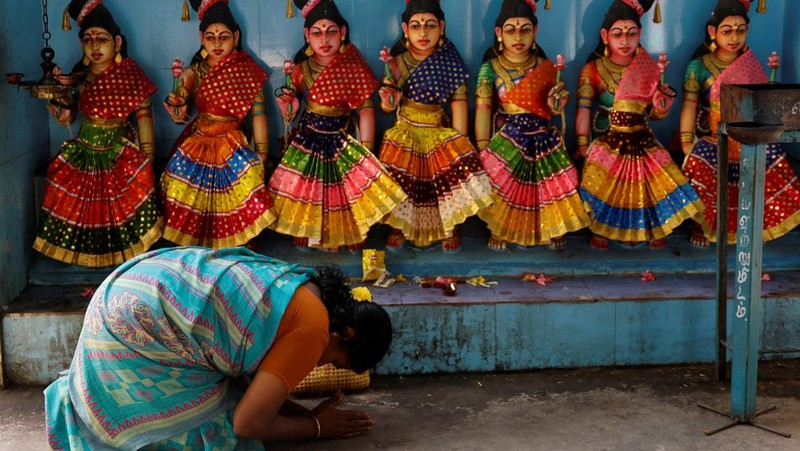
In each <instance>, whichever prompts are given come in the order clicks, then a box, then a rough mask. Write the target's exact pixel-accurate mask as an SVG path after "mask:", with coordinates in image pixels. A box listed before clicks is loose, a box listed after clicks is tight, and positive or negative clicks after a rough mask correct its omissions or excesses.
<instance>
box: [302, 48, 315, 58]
mask: <svg viewBox="0 0 800 451" xmlns="http://www.w3.org/2000/svg"><path fill="white" fill-rule="evenodd" d="M303 53H305V54H306V56H308V57H312V56H314V49H312V48H311V45H308V46H306V49H305V50H304V51H303Z"/></svg>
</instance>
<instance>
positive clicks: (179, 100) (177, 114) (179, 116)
mask: <svg viewBox="0 0 800 451" xmlns="http://www.w3.org/2000/svg"><path fill="white" fill-rule="evenodd" d="M164 108H165V109H166V110H167V113H168V114H169V117H171V118H172V121H173V122H175V123H178V124H180V123H182V122H185V121H186V111H187V109H188V105H186V99H184V98H183V97H181V96H179V95H177V94H175V93H174V92H171V93H169V95H168V96H167V100H165V101H164Z"/></svg>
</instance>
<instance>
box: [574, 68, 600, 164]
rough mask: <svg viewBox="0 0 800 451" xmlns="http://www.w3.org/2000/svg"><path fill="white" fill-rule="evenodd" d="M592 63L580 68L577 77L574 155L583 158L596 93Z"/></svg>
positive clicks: (590, 128) (590, 126)
mask: <svg viewBox="0 0 800 451" xmlns="http://www.w3.org/2000/svg"><path fill="white" fill-rule="evenodd" d="M593 67H594V65H593V64H591V63H588V64H586V65H584V66H583V68H581V73H580V76H579V77H578V108H577V110H576V111H575V141H576V152H575V153H576V157H578V158H585V157H586V150H587V149H588V148H589V140H590V136H589V133H591V131H592V104H593V103H594V98H595V96H596V95H597V92H596V91H595V87H594V83H593V79H594V71H593Z"/></svg>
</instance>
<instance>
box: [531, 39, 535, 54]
mask: <svg viewBox="0 0 800 451" xmlns="http://www.w3.org/2000/svg"><path fill="white" fill-rule="evenodd" d="M535 51H536V41H534V42H533V44H531V52H535Z"/></svg>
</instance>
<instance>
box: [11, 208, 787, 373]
mask: <svg viewBox="0 0 800 451" xmlns="http://www.w3.org/2000/svg"><path fill="white" fill-rule="evenodd" d="M460 230H461V236H462V239H463V243H464V244H463V248H462V250H461V251H460V252H459V253H457V254H446V255H445V254H444V253H443V252H442V251H441V248H440V247H438V246H437V247H434V248H431V249H427V250H424V251H417V250H412V249H409V248H407V247H406V248H403V249H401V250H400V251H399V252H398V253H396V254H392V253H387V255H386V262H387V266H388V269H389V270H390V271H391V272H392V273H393V274H395V275H396V274H400V273H402V274H404V275H405V276H406V277H407V278H408V279H409V281H408V282H405V283H398V284H395V285H394V286H393V287H391V288H389V289H381V288H373V293H374V297H375V299H376V301H377V302H380V303H382V304H383V305H385V306H386V308H387V310H388V311H389V313H390V315H391V316H392V319H393V323H394V326H395V339H394V343H393V345H392V348H391V350H390V352H389V355H388V356H387V357H386V358H385V359H384V360H383V361H382V362H381V363H380V364H379V366H378V367H377V368H376V372H377V373H379V374H417V373H434V372H457V371H506V370H526V369H535V368H566V367H586V366H602V365H642V364H672V363H689V362H706V363H709V364H710V363H712V362H713V361H714V356H715V337H714V333H715V332H714V330H715V317H714V315H715V313H714V312H715V301H714V296H715V294H714V289H715V277H716V276H715V272H716V254H715V248H714V247H713V246H712V247H709V248H707V249H698V248H695V247H693V246H692V245H691V244H690V243H689V241H688V239H687V235H686V233H685V232H683V231H681V232H680V233H677V234H674V235H672V236H670V237H669V238H668V246H667V247H666V248H665V249H661V250H655V251H654V250H650V249H648V248H646V247H645V248H641V249H626V248H623V247H620V246H616V245H614V244H612V245H611V246H610V248H609V250H607V251H598V250H594V249H592V248H590V247H589V244H588V241H589V235H588V234H587V233H578V234H573V235H569V236H568V243H567V247H566V248H565V249H563V250H560V251H554V250H551V249H548V248H547V247H537V248H532V249H518V248H515V247H510V249H509V250H508V251H506V252H492V251H489V250H488V249H487V248H486V239H487V238H488V234H487V233H486V230H485V227H484V226H483V224H482V223H480V221H478V220H471V221H469V222H468V223H467V224H465V225H464V226H462V227H461V228H460ZM386 233H387V229H386V228H385V227H378V228H376V229H375V230H373V233H371V235H370V238H369V240H368V247H374V248H378V249H383V244H382V243H383V240H384V239H385V236H386ZM258 245H259V250H260V251H261V252H264V253H267V254H271V255H272V256H274V257H277V258H280V259H283V260H286V261H290V262H297V263H300V264H303V265H311V266H313V265H319V264H326V263H335V264H338V265H341V266H342V267H343V269H344V270H345V271H346V272H347V273H349V274H351V275H352V276H354V279H356V280H358V279H359V278H360V277H359V276H360V275H361V271H362V269H361V256H360V255H359V254H351V253H349V252H348V251H343V252H340V253H330V252H320V251H316V250H311V251H306V252H301V251H299V250H297V249H295V248H294V247H293V246H292V245H291V240H290V239H289V238H288V237H285V236H278V235H275V234H273V233H271V232H266V233H264V234H263V235H262V236H261V237H260V239H259V242H258ZM797 249H800V233H798V232H793V233H791V234H789V235H787V236H785V237H783V238H781V239H779V240H775V241H772V242H769V243H766V245H765V246H764V271H765V272H768V273H769V274H770V278H771V279H772V280H771V281H768V282H767V281H765V282H763V284H762V288H763V296H764V298H765V303H764V316H763V323H762V326H761V328H762V329H761V340H760V342H761V343H762V351H764V350H767V351H770V350H779V351H782V352H779V353H768V354H764V356H766V357H800V352H798V351H797V350H798V349H800V272H799V271H797V269H798V268H800V253H798V252H797ZM730 254H731V255H730V257H731V260H730V261H729V268H733V267H734V262H733V254H734V253H733V252H730ZM645 270H650V271H651V272H652V273H653V274H655V276H656V280H655V281H652V282H643V281H642V280H641V273H642V272H643V271H645ZM110 271H111V268H101V269H87V268H80V267H75V266H70V265H63V264H60V263H58V262H54V261H52V260H49V259H45V258H41V257H39V258H37V259H36V260H35V262H34V264H33V266H32V267H31V271H30V283H31V285H30V287H29V289H28V290H27V291H26V293H24V294H23V296H21V297H20V298H18V299H17V301H15V303H14V304H12V306H11V309H10V310H9V311H8V312H7V314H6V316H7V317H6V320H9V319H10V317H12V316H14V315H19V316H20V317H23V316H25V315H29V316H31V317H35V316H37V315H61V316H60V317H61V318H62V319H61V321H62V322H78V324H80V321H82V316H83V315H82V313H83V310H84V309H85V304H86V302H87V300H86V299H83V298H82V297H81V294H80V293H81V291H82V290H83V289H84V288H85V287H93V286H96V285H97V284H99V283H100V282H101V281H102V280H103V278H105V276H106V275H107V274H108V272H110ZM524 273H535V274H541V273H545V274H547V275H549V276H551V277H552V278H553V282H552V283H551V284H549V285H547V286H541V285H538V284H537V283H535V282H530V281H524V280H523V279H522V277H521V275H522V274H524ZM436 275H451V276H456V277H457V278H458V279H459V280H460V281H462V282H463V281H464V280H465V279H466V278H467V277H472V276H477V275H483V276H484V277H486V278H487V279H488V280H493V281H497V282H499V283H498V285H496V286H494V287H492V288H484V287H475V286H471V285H468V284H464V283H459V284H458V292H457V294H456V296H452V297H450V296H445V295H444V294H443V293H442V291H441V290H439V289H435V288H422V287H420V286H419V285H417V284H415V283H414V282H413V281H411V280H412V278H413V277H414V276H423V277H430V276H436ZM731 284H732V277H731ZM59 293H61V294H59ZM729 293H733V288H732V285H731V287H730V288H729ZM54 299H61V300H60V301H58V302H55V301H53V300H54ZM70 302H71V303H72V305H69V303H70ZM63 303H67V305H68V307H65V310H67V311H70V312H72V314H71V315H70V314H69V313H68V312H66V313H65V312H61V313H58V312H56V311H55V310H56V309H57V307H56V305H62V304H63ZM729 310H730V309H729ZM31 324H34V323H31ZM728 324H731V319H729V321H728ZM20 330H22V329H20ZM7 332H8V330H7ZM6 335H7V334H6ZM4 339H5V341H6V344H7V345H8V344H9V342H10V341H13V340H14V339H15V337H8V336H5V337H4ZM40 342H41V343H43V345H44V344H46V343H47V342H48V341H47V340H41V341H40ZM29 346H31V343H30V342H26V343H24V346H20V347H18V348H15V349H27V348H26V347H29ZM73 346H74V345H73ZM66 348H67V349H71V348H70V347H69V346H66ZM7 349H8V348H7ZM68 357H69V356H65V358H66V361H68V360H69V358H68ZM15 359H16V360H15ZM9 362H20V366H19V368H21V369H22V371H23V372H24V369H25V366H24V364H25V356H24V355H21V356H15V357H13V358H12V357H11V356H9V358H8V359H7V360H6V363H9ZM33 376H34V377H38V378H40V379H41V378H42V377H44V378H45V379H46V378H49V377H50V376H49V375H41V374H38V375H33Z"/></svg>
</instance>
